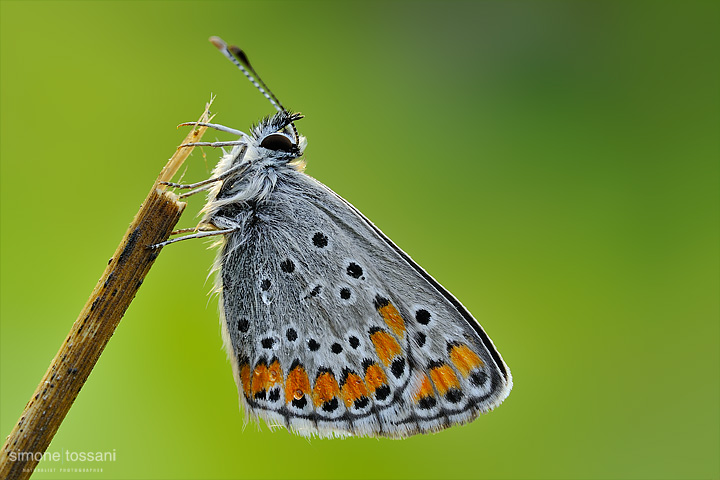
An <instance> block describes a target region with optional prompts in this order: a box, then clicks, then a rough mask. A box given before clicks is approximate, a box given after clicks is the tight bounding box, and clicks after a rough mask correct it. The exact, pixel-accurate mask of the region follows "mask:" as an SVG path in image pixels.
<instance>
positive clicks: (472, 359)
mask: <svg viewBox="0 0 720 480" xmlns="http://www.w3.org/2000/svg"><path fill="white" fill-rule="evenodd" d="M450 360H452V363H453V365H455V368H457V369H458V371H459V372H460V373H461V374H462V376H463V377H466V378H467V376H468V375H470V372H471V371H473V370H475V369H476V368H478V367H482V366H484V365H485V363H483V361H482V360H480V357H479V356H478V354H477V353H475V352H473V351H472V350H471V349H470V347H468V346H467V345H455V346H453V347H452V349H451V350H450Z"/></svg>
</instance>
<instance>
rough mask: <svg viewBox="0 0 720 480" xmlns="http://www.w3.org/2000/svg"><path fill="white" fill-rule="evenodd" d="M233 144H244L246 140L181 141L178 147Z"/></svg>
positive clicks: (229, 145)
mask: <svg viewBox="0 0 720 480" xmlns="http://www.w3.org/2000/svg"><path fill="white" fill-rule="evenodd" d="M235 145H246V142H245V141H244V140H233V141H230V142H192V143H183V144H182V145H180V147H178V148H181V147H214V148H216V147H232V146H235Z"/></svg>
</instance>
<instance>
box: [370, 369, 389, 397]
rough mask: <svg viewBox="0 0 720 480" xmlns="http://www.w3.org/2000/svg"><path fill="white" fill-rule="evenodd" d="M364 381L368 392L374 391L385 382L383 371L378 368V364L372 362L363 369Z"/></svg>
mask: <svg viewBox="0 0 720 480" xmlns="http://www.w3.org/2000/svg"><path fill="white" fill-rule="evenodd" d="M365 383H366V384H367V386H368V391H369V392H370V393H373V392H375V390H377V389H378V388H380V387H382V386H383V385H385V384H386V383H387V378H386V377H385V372H383V369H382V368H380V365H378V364H377V363H373V364H372V365H370V366H369V367H368V368H367V370H365Z"/></svg>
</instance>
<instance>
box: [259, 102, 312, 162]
mask: <svg viewBox="0 0 720 480" xmlns="http://www.w3.org/2000/svg"><path fill="white" fill-rule="evenodd" d="M301 118H303V116H302V115H301V114H300V113H291V112H288V111H287V110H281V111H279V112H277V113H276V114H275V115H272V116H268V117H265V118H264V119H262V120H261V121H260V122H259V123H258V124H257V125H255V126H254V127H253V129H252V139H251V143H253V144H254V146H255V147H256V148H262V149H265V150H267V152H263V153H265V154H266V155H267V156H271V157H274V158H278V159H287V161H291V160H294V159H296V158H298V157H300V156H301V155H302V153H303V150H304V149H305V145H306V143H307V142H306V140H305V137H303V136H302V135H300V134H298V132H297V129H296V128H295V123H294V122H295V121H297V120H300V119H301Z"/></svg>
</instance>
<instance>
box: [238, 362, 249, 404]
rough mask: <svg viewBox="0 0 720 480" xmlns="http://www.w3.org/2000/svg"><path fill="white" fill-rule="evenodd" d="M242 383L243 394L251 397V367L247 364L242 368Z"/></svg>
mask: <svg viewBox="0 0 720 480" xmlns="http://www.w3.org/2000/svg"><path fill="white" fill-rule="evenodd" d="M240 383H242V388H243V392H245V395H246V396H248V397H249V396H251V395H252V392H251V391H250V386H251V383H250V365H248V364H247V363H244V364H242V365H241V366H240Z"/></svg>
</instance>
